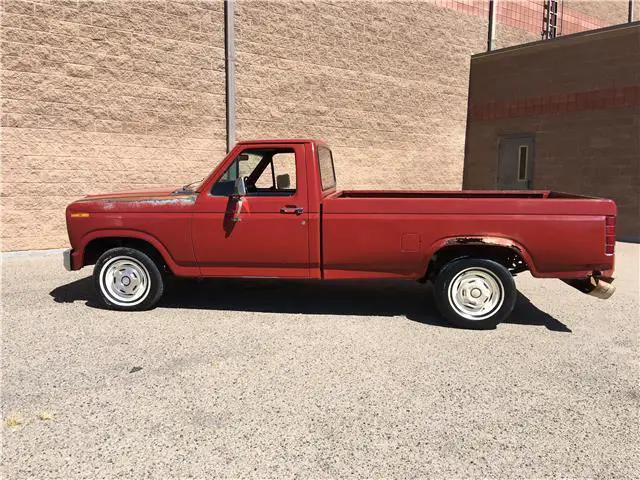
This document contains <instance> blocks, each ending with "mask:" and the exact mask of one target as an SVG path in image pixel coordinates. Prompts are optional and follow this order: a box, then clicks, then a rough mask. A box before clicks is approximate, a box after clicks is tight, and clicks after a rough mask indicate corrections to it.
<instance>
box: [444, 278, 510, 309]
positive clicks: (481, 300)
mask: <svg viewBox="0 0 640 480" xmlns="http://www.w3.org/2000/svg"><path fill="white" fill-rule="evenodd" d="M447 294H448V297H449V305H451V307H452V308H453V310H454V311H455V312H456V313H457V314H458V315H460V316H461V317H463V318H466V319H467V320H484V319H486V318H489V317H491V316H492V315H494V314H495V313H496V312H497V311H498V310H500V308H501V307H502V304H503V303H504V286H503V285H502V281H501V280H500V279H499V278H498V276H497V275H496V274H495V273H493V272H492V271H490V270H487V269H486V268H480V267H471V268H466V269H464V270H462V271H461V272H459V273H458V274H457V275H456V276H455V277H454V278H453V280H452V281H451V283H450V284H449V290H448V292H447Z"/></svg>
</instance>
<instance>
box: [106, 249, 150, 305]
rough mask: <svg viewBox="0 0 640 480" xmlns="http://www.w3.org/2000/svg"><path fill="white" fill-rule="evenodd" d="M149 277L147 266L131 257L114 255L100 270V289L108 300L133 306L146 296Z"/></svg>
mask: <svg viewBox="0 0 640 480" xmlns="http://www.w3.org/2000/svg"><path fill="white" fill-rule="evenodd" d="M150 288H151V277H150V275H149V271H148V270H147V268H146V267H145V266H144V265H143V264H142V263H140V262H139V261H138V260H136V259H135V258H132V257H126V256H121V257H114V258H112V259H110V260H109V261H108V262H106V263H105V264H104V266H103V267H102V269H101V270H100V289H101V290H102V293H103V294H104V295H105V296H106V297H107V298H108V299H109V301H110V302H112V303H114V304H116V305H119V306H121V307H133V306H135V305H138V304H140V303H142V302H143V301H144V299H145V298H147V295H149V291H150Z"/></svg>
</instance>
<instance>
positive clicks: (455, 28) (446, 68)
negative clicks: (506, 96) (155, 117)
mask: <svg viewBox="0 0 640 480" xmlns="http://www.w3.org/2000/svg"><path fill="white" fill-rule="evenodd" d="M236 8H237V12H238V16H237V19H236V21H237V33H236V40H237V50H238V70H237V81H238V84H237V92H238V106H237V107H238V135H239V137H240V138H255V137H265V136H266V137H274V136H276V137H277V136H286V137H288V136H294V137H297V136H298V137H299V136H313V137H321V138H323V139H324V140H326V141H327V142H329V144H330V145H331V146H332V148H333V150H334V159H335V162H336V174H337V176H338V183H339V187H340V188H356V187H358V188H381V187H385V186H386V187H388V188H403V187H404V188H425V189H438V188H440V189H443V188H460V185H461V178H462V177H461V173H462V171H461V169H460V160H461V158H462V156H463V146H464V135H465V118H466V110H467V79H468V69H469V55H470V54H471V53H472V52H478V51H482V50H483V48H484V45H485V43H486V22H485V21H484V20H482V19H480V18H479V17H476V16H473V15H469V14H466V13H462V12H457V11H452V10H450V9H446V8H443V7H439V6H437V5H433V4H431V3H428V2H404V3H395V2H353V1H342V2H340V1H331V2H325V1H315V2H305V3H296V2H239V3H238V5H237V6H236Z"/></svg>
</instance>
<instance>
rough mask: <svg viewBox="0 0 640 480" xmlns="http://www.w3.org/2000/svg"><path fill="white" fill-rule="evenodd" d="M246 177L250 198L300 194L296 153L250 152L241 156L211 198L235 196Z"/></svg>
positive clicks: (286, 150) (278, 150) (271, 150)
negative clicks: (238, 186) (298, 190)
mask: <svg viewBox="0 0 640 480" xmlns="http://www.w3.org/2000/svg"><path fill="white" fill-rule="evenodd" d="M240 176H242V177H243V178H244V179H245V185H246V187H247V196H254V197H259V196H291V195H293V194H295V192H296V159H295V153H294V152H293V150H292V149H264V150H246V151H244V152H242V153H240V154H239V155H238V156H237V157H236V158H235V160H234V161H233V162H232V163H231V165H229V167H228V168H227V170H226V171H225V172H224V173H223V174H222V175H221V177H220V178H219V179H218V181H217V182H216V183H215V184H214V185H213V187H212V188H211V195H214V196H229V195H232V194H233V190H234V186H235V181H236V179H237V178H239V177H240Z"/></svg>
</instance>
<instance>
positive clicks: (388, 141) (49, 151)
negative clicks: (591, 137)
mask: <svg viewBox="0 0 640 480" xmlns="http://www.w3.org/2000/svg"><path fill="white" fill-rule="evenodd" d="M507 3H513V2H499V4H502V5H503V6H502V7H500V8H504V9H505V10H504V11H503V10H501V12H502V13H503V15H502V17H500V18H499V22H502V24H504V25H502V24H500V23H499V26H498V45H499V46H506V45H508V44H513V43H520V42H522V41H529V40H535V39H537V38H538V34H537V33H536V34H535V35H534V34H533V33H532V31H531V30H532V28H533V27H531V28H529V30H527V28H525V26H523V24H521V23H517V22H516V20H517V19H514V18H511V17H509V15H508V14H507V13H508V8H507V7H508V6H507ZM538 3H539V2H538ZM618 3H625V4H626V1H623V0H619V1H618ZM1 6H2V11H1V13H2V19H1V20H2V32H1V37H2V38H1V40H2V43H1V46H0V50H1V54H2V65H1V70H2V84H1V97H2V105H1V107H2V123H1V127H0V128H1V130H0V141H1V143H2V145H1V146H2V167H1V172H0V173H1V174H2V194H1V196H0V202H1V204H2V205H1V206H2V212H1V214H0V223H1V225H2V232H1V236H0V242H1V245H0V249H1V250H27V249H45V248H60V247H64V246H66V245H67V238H66V231H65V224H64V208H65V206H66V205H67V204H68V203H69V202H71V201H72V200H74V199H76V198H78V197H81V196H83V195H86V194H89V193H99V192H105V191H122V190H130V189H140V188H147V187H149V188H154V187H160V186H176V185H180V184H182V183H187V182H189V181H192V180H196V179H199V178H201V177H203V176H204V175H206V174H207V173H208V172H209V171H210V169H211V168H212V166H213V165H215V164H216V163H217V162H218V161H219V160H220V159H221V158H222V157H223V156H224V153H225V136H226V131H225V112H226V105H225V87H224V84H225V74H224V41H223V23H224V22H223V2H222V0H153V1H144V0H2V2H1ZM620 8H621V7H618V10H620ZM487 11H488V0H455V1H454V0H414V1H411V0H407V1H402V2H383V1H376V0H372V1H358V2H356V1H352V0H346V1H324V0H317V1H294V0H287V1H284V0H282V1H280V0H275V1H269V2H255V1H250V0H237V1H236V18H235V22H236V41H237V57H236V68H237V99H236V102H237V105H236V106H237V123H238V137H239V138H240V139H247V138H255V137H281V136H313V137H320V138H324V139H325V140H327V141H328V142H330V144H332V145H333V147H334V150H335V157H336V163H337V173H338V175H339V186H340V187H343V188H382V187H389V188H423V189H443V188H460V186H461V181H462V161H463V151H464V136H465V121H466V111H467V88H468V75H469V58H470V55H472V54H474V53H478V52H482V51H484V49H485V48H486V35H487ZM586 14H590V15H591V14H593V15H595V13H593V12H591V13H589V12H586V13H585V15H586ZM532 22H533V20H532ZM501 25H502V26H501Z"/></svg>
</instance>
